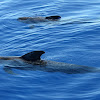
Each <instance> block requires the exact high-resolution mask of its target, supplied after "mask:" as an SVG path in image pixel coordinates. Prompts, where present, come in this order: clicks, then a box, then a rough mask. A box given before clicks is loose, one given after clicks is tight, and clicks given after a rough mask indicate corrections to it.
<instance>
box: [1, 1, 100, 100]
mask: <svg viewBox="0 0 100 100" xmlns="http://www.w3.org/2000/svg"><path fill="white" fill-rule="evenodd" d="M51 15H60V16H61V17H62V18H61V20H60V21H57V22H52V23H35V24H27V23H22V22H19V21H18V20H17V19H18V18H19V17H36V16H43V17H45V16H51ZM33 25H34V26H33ZM35 50H43V51H45V54H44V55H43V56H42V57H41V58H42V59H44V60H52V61H57V62H65V63H71V64H77V65H86V66H91V67H97V68H100V0H91V1H90V0H74V1H73V0H72V1H71V0H35V1H34V0H0V56H22V55H23V54H25V53H28V52H31V51H35ZM3 68H4V66H3V65H2V64H0V76H1V77H0V100H7V99H9V100H99V99H100V73H86V74H65V73H60V72H55V73H50V72H42V71H29V70H18V69H16V70H14V72H16V73H17V75H12V74H8V73H6V72H5V71H4V70H3Z"/></svg>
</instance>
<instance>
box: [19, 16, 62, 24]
mask: <svg viewBox="0 0 100 100" xmlns="http://www.w3.org/2000/svg"><path fill="white" fill-rule="evenodd" d="M59 19H61V17H60V16H48V17H20V18H18V20H19V21H21V22H24V23H40V22H48V21H58V20H59Z"/></svg>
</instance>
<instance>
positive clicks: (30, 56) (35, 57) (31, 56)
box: [21, 51, 45, 62]
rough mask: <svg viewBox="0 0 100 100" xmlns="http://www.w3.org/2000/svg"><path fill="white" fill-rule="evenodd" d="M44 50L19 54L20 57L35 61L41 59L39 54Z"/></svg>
mask: <svg viewBox="0 0 100 100" xmlns="http://www.w3.org/2000/svg"><path fill="white" fill-rule="evenodd" d="M44 53H45V52H44V51H32V52H29V53H27V54H25V55H23V56H21V58H22V59H24V60H26V61H32V62H33V61H37V60H41V58H40V57H41V55H42V54H44Z"/></svg>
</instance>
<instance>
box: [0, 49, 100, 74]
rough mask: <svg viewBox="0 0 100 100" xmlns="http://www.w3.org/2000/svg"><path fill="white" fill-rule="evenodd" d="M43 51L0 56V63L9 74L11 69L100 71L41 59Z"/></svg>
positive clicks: (76, 72) (73, 72)
mask: <svg viewBox="0 0 100 100" xmlns="http://www.w3.org/2000/svg"><path fill="white" fill-rule="evenodd" d="M44 53H45V52H44V51H32V52H29V53H27V54H25V55H23V56H21V57H0V63H1V64H4V71H5V72H7V73H9V74H14V73H13V71H12V69H20V70H33V71H36V70H39V71H45V72H63V73H66V74H82V73H94V72H100V69H99V68H95V67H88V66H82V65H75V64H68V63H63V62H55V61H49V60H41V58H40V57H41V55H42V54H44Z"/></svg>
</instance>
